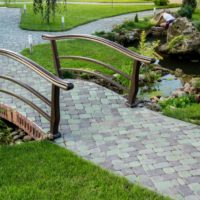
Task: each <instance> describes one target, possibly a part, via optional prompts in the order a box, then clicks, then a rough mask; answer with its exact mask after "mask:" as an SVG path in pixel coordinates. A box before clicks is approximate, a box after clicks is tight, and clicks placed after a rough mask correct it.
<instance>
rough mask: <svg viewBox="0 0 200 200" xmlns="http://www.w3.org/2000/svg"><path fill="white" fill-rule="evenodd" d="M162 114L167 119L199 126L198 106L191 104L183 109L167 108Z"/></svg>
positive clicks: (199, 108)
mask: <svg viewBox="0 0 200 200" xmlns="http://www.w3.org/2000/svg"><path fill="white" fill-rule="evenodd" d="M162 112H163V114H164V115H167V116H169V117H173V118H176V119H180V120H183V121H186V122H190V123H193V124H198V125H200V104H192V105H190V106H187V107H185V108H167V109H164V110H163V111H162Z"/></svg>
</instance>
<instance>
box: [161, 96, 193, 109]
mask: <svg viewBox="0 0 200 200" xmlns="http://www.w3.org/2000/svg"><path fill="white" fill-rule="evenodd" d="M195 102H196V99H195V97H194V96H193V95H185V96H182V97H177V98H170V99H167V100H165V101H160V102H159V104H160V106H161V108H162V109H168V108H170V107H174V108H185V107H186V106H190V105H192V104H193V103H195Z"/></svg>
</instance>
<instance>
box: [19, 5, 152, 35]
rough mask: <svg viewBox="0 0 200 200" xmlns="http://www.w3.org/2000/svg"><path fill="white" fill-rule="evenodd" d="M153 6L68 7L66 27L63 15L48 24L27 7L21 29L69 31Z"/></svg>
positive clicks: (30, 7) (22, 18) (58, 15)
mask: <svg viewBox="0 0 200 200" xmlns="http://www.w3.org/2000/svg"><path fill="white" fill-rule="evenodd" d="M153 7H155V6H153V5H142V6H141V5H137V6H136V5H131V6H125V5H118V6H117V5H115V6H114V7H112V6H111V5H68V6H67V11H65V12H64V16H65V26H64V28H62V27H61V16H62V14H61V13H57V15H56V17H55V19H54V22H53V23H50V24H46V23H44V22H42V20H41V16H40V15H39V14H38V15H35V14H34V13H33V9H32V6H31V5H28V6H27V14H23V15H22V17H21V22H20V27H21V28H22V29H28V30H44V31H60V30H69V29H71V28H74V27H76V26H79V25H81V24H85V23H88V22H91V21H94V20H97V19H100V18H105V17H110V16H115V15H120V14H124V13H131V12H137V11H142V10H149V9H153Z"/></svg>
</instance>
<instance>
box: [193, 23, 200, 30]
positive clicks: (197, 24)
mask: <svg viewBox="0 0 200 200" xmlns="http://www.w3.org/2000/svg"><path fill="white" fill-rule="evenodd" d="M194 25H195V27H196V28H197V30H198V31H200V21H196V22H194Z"/></svg>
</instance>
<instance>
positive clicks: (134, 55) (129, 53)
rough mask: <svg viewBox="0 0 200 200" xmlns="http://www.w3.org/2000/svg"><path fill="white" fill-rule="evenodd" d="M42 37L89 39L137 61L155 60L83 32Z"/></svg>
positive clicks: (48, 38)
mask: <svg viewBox="0 0 200 200" xmlns="http://www.w3.org/2000/svg"><path fill="white" fill-rule="evenodd" d="M42 38H43V39H44V40H62V39H85V40H90V41H94V42H97V43H101V44H104V45H106V46H108V47H110V48H113V49H115V50H117V51H119V52H121V53H122V54H124V55H126V56H128V57H130V58H132V59H135V60H137V61H140V62H143V63H146V64H151V63H154V62H155V61H156V60H155V59H154V58H149V57H147V56H142V55H140V54H137V53H135V52H133V51H131V50H129V49H127V48H125V47H123V46H121V45H120V44H117V43H115V42H112V41H110V40H107V39H104V38H101V37H97V36H93V35H85V34H71V35H61V36H52V35H42Z"/></svg>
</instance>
